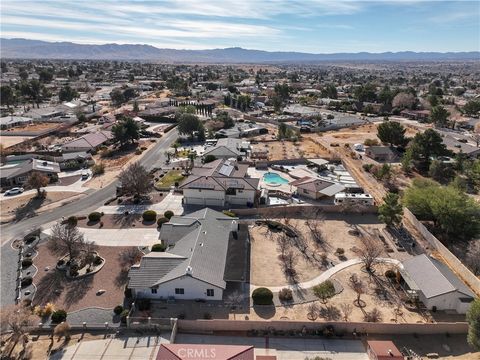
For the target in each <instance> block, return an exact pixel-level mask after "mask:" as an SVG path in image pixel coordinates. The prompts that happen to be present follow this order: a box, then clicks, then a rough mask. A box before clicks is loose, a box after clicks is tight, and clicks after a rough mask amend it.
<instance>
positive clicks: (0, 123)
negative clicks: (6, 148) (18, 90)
mask: <svg viewBox="0 0 480 360" xmlns="http://www.w3.org/2000/svg"><path fill="white" fill-rule="evenodd" d="M28 124H33V119H32V118H29V117H23V116H4V117H1V118H0V128H1V129H2V130H7V129H10V128H13V127H16V126H24V125H28Z"/></svg>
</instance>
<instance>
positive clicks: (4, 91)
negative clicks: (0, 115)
mask: <svg viewBox="0 0 480 360" xmlns="http://www.w3.org/2000/svg"><path fill="white" fill-rule="evenodd" d="M15 100H16V99H15V91H14V89H13V88H12V87H10V86H9V85H3V86H0V103H1V104H4V105H7V108H10V106H12V105H13V104H14V103H15Z"/></svg>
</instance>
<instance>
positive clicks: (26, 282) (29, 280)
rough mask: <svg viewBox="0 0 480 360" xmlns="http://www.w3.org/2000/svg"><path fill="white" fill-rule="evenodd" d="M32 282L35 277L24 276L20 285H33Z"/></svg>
mask: <svg viewBox="0 0 480 360" xmlns="http://www.w3.org/2000/svg"><path fill="white" fill-rule="evenodd" d="M32 282H33V279H32V278H31V277H30V276H29V277H25V278H23V279H22V281H21V282H20V285H21V286H22V288H23V287H27V286H30V285H32Z"/></svg>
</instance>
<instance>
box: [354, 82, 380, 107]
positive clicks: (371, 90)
mask: <svg viewBox="0 0 480 360" xmlns="http://www.w3.org/2000/svg"><path fill="white" fill-rule="evenodd" d="M354 96H355V98H356V99H357V100H358V101H360V102H366V101H368V102H374V101H376V100H377V89H376V86H375V85H374V84H372V83H367V84H365V85H360V86H359V87H357V88H356V89H355V91H354Z"/></svg>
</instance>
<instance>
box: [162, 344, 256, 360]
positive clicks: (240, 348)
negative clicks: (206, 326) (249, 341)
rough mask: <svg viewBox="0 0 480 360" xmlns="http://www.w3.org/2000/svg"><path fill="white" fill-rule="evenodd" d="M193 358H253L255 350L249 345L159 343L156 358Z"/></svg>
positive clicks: (210, 359) (189, 359)
mask: <svg viewBox="0 0 480 360" xmlns="http://www.w3.org/2000/svg"><path fill="white" fill-rule="evenodd" d="M194 359H208V360H254V359H255V352H254V348H253V346H250V345H249V346H246V345H209V344H161V345H160V349H159V350H158V354H157V360H194ZM257 359H258V357H257Z"/></svg>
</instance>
